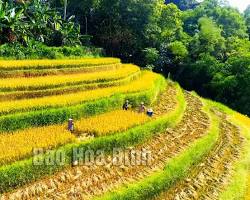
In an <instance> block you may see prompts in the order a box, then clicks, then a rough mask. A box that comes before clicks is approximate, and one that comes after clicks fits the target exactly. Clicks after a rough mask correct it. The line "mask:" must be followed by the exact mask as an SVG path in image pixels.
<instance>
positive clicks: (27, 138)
mask: <svg viewBox="0 0 250 200" xmlns="http://www.w3.org/2000/svg"><path fill="white" fill-rule="evenodd" d="M74 140H75V137H74V136H73V135H72V134H71V133H70V132H69V131H67V129H66V128H65V127H63V126H62V125H61V126H58V125H55V126H48V127H40V128H31V129H27V130H22V131H18V132H15V133H14V134H0V164H5V163H8V162H11V161H15V160H18V159H22V158H24V157H25V156H27V155H30V154H31V153H32V151H33V148H48V147H56V146H58V145H62V144H65V143H68V142H71V141H74Z"/></svg>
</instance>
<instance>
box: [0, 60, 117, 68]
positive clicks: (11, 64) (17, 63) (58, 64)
mask: <svg viewBox="0 0 250 200" xmlns="http://www.w3.org/2000/svg"><path fill="white" fill-rule="evenodd" d="M117 63H120V59H117V58H82V59H76V60H73V59H72V60H70V59H62V60H1V61H0V69H5V70H8V69H45V68H65V67H80V66H83V67H84V66H94V65H107V64H117Z"/></svg>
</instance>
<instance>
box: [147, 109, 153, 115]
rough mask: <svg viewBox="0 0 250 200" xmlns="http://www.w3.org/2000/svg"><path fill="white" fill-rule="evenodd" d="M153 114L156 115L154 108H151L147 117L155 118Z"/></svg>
mask: <svg viewBox="0 0 250 200" xmlns="http://www.w3.org/2000/svg"><path fill="white" fill-rule="evenodd" d="M153 114H154V111H153V109H152V108H149V109H148V110H147V115H148V116H149V117H153Z"/></svg>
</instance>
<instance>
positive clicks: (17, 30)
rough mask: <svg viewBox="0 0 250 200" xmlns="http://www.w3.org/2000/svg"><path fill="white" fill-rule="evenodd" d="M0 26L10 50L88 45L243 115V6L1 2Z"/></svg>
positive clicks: (248, 15)
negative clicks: (41, 45)
mask: <svg viewBox="0 0 250 200" xmlns="http://www.w3.org/2000/svg"><path fill="white" fill-rule="evenodd" d="M13 4H14V5H13ZM13 9H14V11H15V14H13ZM38 11H39V12H38ZM6 15H7V16H9V17H8V18H6ZM6 19H8V20H6ZM31 22H32V23H31ZM0 26H1V30H0V31H1V38H0V42H1V44H6V43H7V44H8V45H9V46H10V45H13V44H14V46H15V49H16V46H17V45H19V46H18V47H19V48H21V47H20V46H25V48H26V49H28V48H29V46H32V45H33V46H34V43H36V42H40V43H43V44H45V45H46V46H77V45H85V46H86V45H90V44H92V45H94V46H98V47H102V48H103V49H104V50H105V52H106V54H107V55H109V56H115V57H119V58H121V59H122V60H123V61H124V62H133V63H136V64H138V65H140V66H142V67H145V68H148V69H152V70H154V71H157V72H161V73H164V74H165V75H166V76H170V77H171V78H172V79H174V80H176V81H178V82H179V83H180V84H181V85H182V86H183V87H184V88H185V89H188V90H195V91H197V92H198V93H199V94H200V95H202V96H204V97H209V98H212V99H214V100H217V101H220V102H222V103H225V104H227V105H229V106H231V107H232V108H234V109H236V110H238V111H240V112H242V113H245V114H248V115H250V53H249V52H250V41H249V35H250V7H249V8H247V9H246V11H245V12H244V13H240V12H239V11H238V10H237V9H235V8H232V7H230V6H229V4H228V2H227V1H220V0H204V1H202V2H200V1H196V0H167V1H163V0H139V1H138V0H69V1H67V0H64V1H61V0H51V1H48V2H47V1H39V0H34V1H32V2H28V3H27V2H23V1H16V2H13V1H10V2H9V1H8V2H5V3H2V4H1V6H0ZM9 46H8V48H9ZM0 51H1V49H0ZM0 53H1V52H0Z"/></svg>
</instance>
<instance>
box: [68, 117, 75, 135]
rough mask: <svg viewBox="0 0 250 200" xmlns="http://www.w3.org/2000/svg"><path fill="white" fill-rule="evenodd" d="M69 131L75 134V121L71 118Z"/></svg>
mask: <svg viewBox="0 0 250 200" xmlns="http://www.w3.org/2000/svg"><path fill="white" fill-rule="evenodd" d="M68 130H69V131H70V132H73V131H74V121H73V119H71V118H69V121H68Z"/></svg>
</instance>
